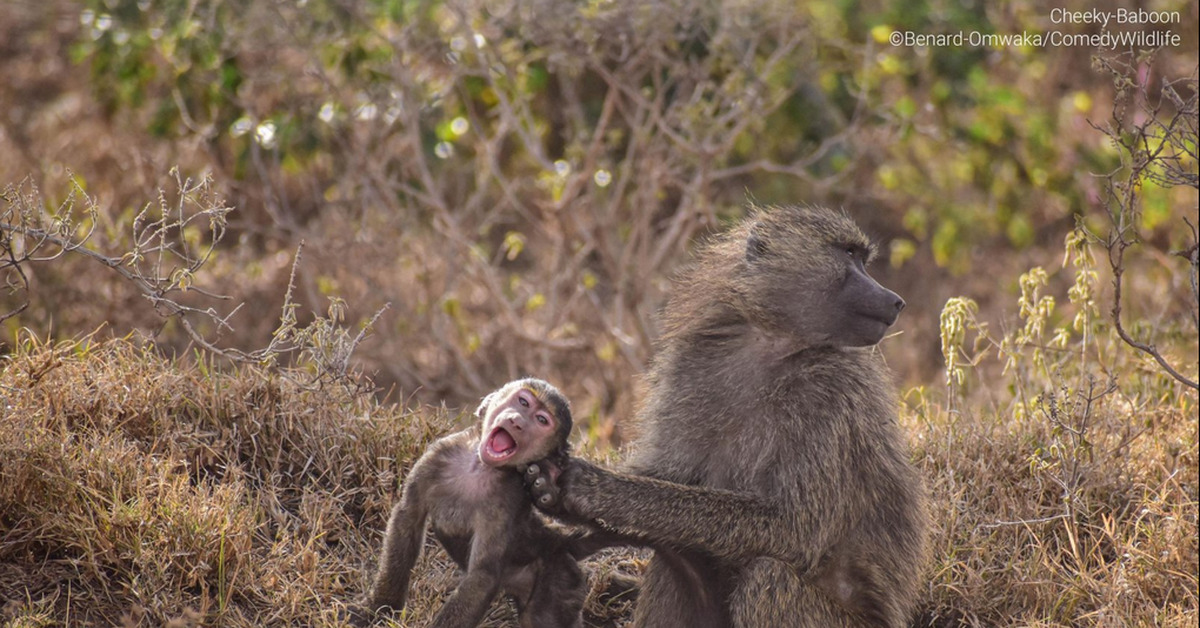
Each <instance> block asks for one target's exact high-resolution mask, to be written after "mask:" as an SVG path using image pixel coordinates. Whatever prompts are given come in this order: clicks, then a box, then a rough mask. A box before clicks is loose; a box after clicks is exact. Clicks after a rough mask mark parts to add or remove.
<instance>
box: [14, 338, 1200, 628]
mask: <svg viewBox="0 0 1200 628" xmlns="http://www.w3.org/2000/svg"><path fill="white" fill-rule="evenodd" d="M190 362H192V361H189V363H190ZM1131 380H1133V381H1132V384H1133V385H1135V387H1137V388H1144V389H1146V390H1152V389H1157V390H1160V391H1161V390H1170V388H1169V387H1164V384H1165V380H1164V379H1163V378H1162V376H1161V375H1159V374H1156V373H1154V372H1152V371H1149V370H1147V371H1145V372H1142V373H1141V374H1140V375H1139V376H1138V377H1135V378H1131ZM1095 392H1098V391H1094V393H1095ZM0 402H2V405H0V408H2V409H3V410H2V411H3V420H2V421H0V530H2V531H3V534H2V535H0V538H2V541H0V595H2V596H3V601H4V604H3V617H4V619H5V621H6V622H7V625H11V626H45V625H60V624H68V625H114V624H119V625H162V624H169V625H176V626H188V625H201V624H204V625H229V626H249V625H341V624H342V623H343V622H342V619H341V618H342V617H343V613H344V609H345V606H346V605H347V604H349V603H352V602H353V601H354V599H355V598H356V596H358V595H359V594H361V592H362V591H363V589H364V587H365V586H366V579H367V576H368V572H369V570H370V567H371V559H372V554H373V552H375V551H377V547H378V544H379V541H380V539H379V531H380V530H381V529H382V527H383V525H384V520H385V515H386V512H387V509H388V508H389V505H390V503H391V500H392V499H393V497H394V487H395V486H396V483H397V479H398V478H400V477H402V476H403V474H404V472H405V470H406V468H407V466H408V465H409V464H410V462H411V461H412V460H413V459H414V458H415V457H416V456H417V455H418V454H419V453H420V451H422V449H423V447H424V445H425V444H426V443H427V442H428V441H429V440H430V439H432V438H434V437H436V436H437V435H438V434H441V433H444V432H445V431H446V430H448V429H451V425H452V423H453V417H452V416H451V415H450V414H449V413H447V412H446V411H444V410H436V411H435V410H425V411H411V410H405V409H402V408H400V407H398V406H395V405H387V404H381V403H379V402H376V401H373V400H371V399H370V398H369V397H368V396H366V395H361V394H357V393H351V392H348V391H346V390H343V389H341V388H338V387H332V388H327V389H324V390H309V389H305V388H303V387H300V386H297V385H295V384H293V383H292V382H291V381H289V380H288V379H287V378H286V377H284V376H283V375H282V374H280V373H278V372H268V371H259V370H255V369H251V368H241V369H238V370H236V371H231V372H218V371H217V370H214V369H212V368H211V367H208V366H206V365H205V364H204V363H203V362H202V363H201V364H200V365H185V364H183V363H182V362H177V361H170V360H166V359H163V358H162V357H160V356H158V355H156V354H154V353H153V352H151V351H149V350H146V349H142V348H139V347H138V346H137V343H135V342H133V341H131V340H129V339H123V340H113V341H107V342H103V343H91V342H87V341H83V342H72V343H62V344H58V345H54V346H51V345H47V344H39V343H38V342H35V341H32V340H28V339H26V340H25V341H24V342H22V343H21V344H20V345H19V346H18V347H16V348H15V351H14V353H13V354H12V355H11V356H10V357H9V358H8V359H7V360H6V361H5V363H4V368H3V372H2V375H0ZM906 407H907V411H906V412H905V413H904V421H905V424H906V428H907V429H908V430H909V432H910V434H911V435H912V439H913V443H914V456H915V458H916V459H917V461H918V463H919V464H920V466H921V467H922V469H923V470H924V473H925V475H926V478H927V481H928V482H929V483H930V486H931V490H932V494H933V509H934V517H935V521H936V527H937V534H936V538H935V544H934V552H933V554H934V559H933V563H932V565H931V573H930V576H931V579H930V584H929V589H928V592H927V594H926V600H925V602H924V611H923V616H922V623H923V624H924V625H937V626H946V625H982V626H991V625H1097V626H1126V625H1138V626H1141V625H1146V626H1150V625H1154V626H1184V625H1195V621H1196V617H1197V607H1198V599H1197V539H1196V532H1197V457H1198V456H1197V435H1196V423H1195V408H1196V405H1195V399H1194V397H1188V396H1186V395H1182V394H1180V395H1176V396H1174V397H1171V398H1165V397H1163V396H1161V395H1160V396H1159V397H1156V398H1149V397H1146V396H1141V397H1138V396H1137V395H1134V394H1131V393H1128V392H1122V391H1121V390H1117V391H1114V392H1112V393H1110V394H1108V395H1106V396H1103V397H1102V398H1100V399H1098V400H1096V401H1094V402H1093V403H1092V404H1091V405H1090V406H1087V405H1086V404H1079V403H1071V400H1070V398H1066V399H1056V400H1055V401H1054V402H1053V404H1052V403H1051V402H1050V401H1048V400H1043V401H1042V402H1040V403H1039V404H1036V405H1035V406H1034V407H1035V408H1040V410H1037V411H1035V412H1033V413H1030V414H1027V415H1021V414H1020V413H1017V412H1012V411H1011V407H1010V408H1008V409H998V408H994V409H992V410H987V411H982V412H981V411H957V410H956V411H951V410H949V409H947V408H948V407H949V406H947V405H946V403H945V401H944V400H942V399H940V398H939V397H938V396H937V395H933V394H931V393H929V392H928V391H926V390H923V389H915V390H913V391H910V393H909V395H908V396H907V403H906ZM1012 407H1017V406H1012ZM1076 432H1079V433H1081V434H1082V435H1083V436H1082V438H1081V439H1076V440H1079V441H1080V442H1083V443H1084V445H1082V446H1071V443H1072V442H1075V441H1073V440H1072V439H1073V438H1075V437H1074V436H1073V435H1074V434H1075V433H1076ZM1064 495H1070V496H1071V499H1070V500H1069V501H1064ZM431 547H433V546H432V545H431ZM641 565H642V562H641V560H640V559H639V558H638V557H637V556H636V555H633V554H629V553H622V554H615V555H608V556H605V557H603V558H601V559H600V560H599V561H598V562H594V563H592V565H591V567H592V569H593V572H594V573H596V574H599V575H600V576H601V577H598V578H593V580H594V581H597V582H594V586H595V587H596V588H597V589H598V588H600V587H601V586H602V582H603V580H604V577H603V574H606V573H608V572H610V571H611V570H612V569H616V568H620V569H623V570H626V571H636V570H637V569H639V568H640V567H641ZM417 574H418V575H417V578H416V581H415V584H414V587H415V589H414V592H413V603H412V605H411V608H410V612H409V615H408V616H407V618H406V619H405V620H403V622H402V623H401V625H413V626H419V625H423V624H424V622H425V621H426V620H427V619H428V618H429V616H430V612H431V611H433V610H436V609H437V608H438V607H439V606H440V601H441V599H442V596H444V595H445V594H446V593H447V592H448V591H449V590H450V589H451V588H452V587H453V584H454V582H455V578H456V575H455V570H454V569H453V567H452V565H450V564H449V563H448V561H447V559H446V556H445V554H444V553H442V552H441V551H440V550H436V549H434V551H429V552H426V555H425V557H424V558H423V559H422V562H421V563H420V564H419V565H418V567H417ZM628 612H629V605H628V604H624V605H622V604H615V605H610V606H605V605H604V604H601V603H600V602H599V601H598V600H597V597H596V596H593V598H592V600H590V602H589V623H591V624H592V625H606V626H612V625H622V624H623V623H624V622H626V621H627V620H628ZM404 622H406V623H404ZM488 625H492V626H500V625H511V612H510V610H509V609H508V608H506V607H505V605H504V604H498V605H497V607H496V609H495V610H494V612H493V613H492V615H491V617H490V618H489V621H488Z"/></svg>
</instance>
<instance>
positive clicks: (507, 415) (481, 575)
mask: <svg viewBox="0 0 1200 628" xmlns="http://www.w3.org/2000/svg"><path fill="white" fill-rule="evenodd" d="M476 414H477V415H478V417H479V419H480V421H481V423H482V430H481V429H480V428H478V427H476V428H472V429H469V430H466V431H463V432H458V433H457V434H451V435H450V436H447V437H445V438H442V439H441V440H438V441H437V442H435V443H433V444H432V445H430V447H429V450H428V451H426V453H425V455H423V456H421V459H420V460H418V461H417V463H416V464H415V465H413V468H412V471H410V472H409V474H408V477H407V478H406V479H405V481H404V490H403V493H402V495H401V497H400V501H399V503H397V504H396V507H395V508H394V509H393V510H392V516H391V519H390V521H389V522H388V527H387V533H386V535H385V537H384V543H383V552H382V554H381V556H380V559H379V569H378V573H377V575H376V577H375V583H374V585H373V586H372V587H371V593H370V596H369V600H368V607H369V608H368V611H370V612H374V611H376V610H377V609H380V608H384V607H389V606H390V607H392V608H395V609H401V608H404V604H405V600H406V597H407V593H408V580H409V574H410V572H411V571H412V567H413V564H414V563H415V562H416V560H417V555H418V554H419V553H420V551H421V546H422V545H423V544H424V543H423V542H424V539H425V524H426V520H427V519H428V520H429V521H430V523H431V526H432V528H433V533H434V536H436V537H437V539H438V541H440V542H441V544H442V546H443V547H445V548H446V551H447V553H449V554H450V557H451V558H453V559H454V561H455V562H456V563H458V565H459V566H460V567H462V568H463V569H464V570H466V575H465V576H463V579H462V582H461V583H459V585H458V588H457V589H455V591H454V593H453V594H452V595H451V596H450V599H449V600H447V601H446V603H445V605H444V606H442V609H441V610H440V611H439V612H438V614H437V616H436V617H435V618H434V620H433V624H432V625H433V626H435V627H437V628H451V627H456V628H474V626H478V625H479V622H481V621H482V620H483V618H484V615H485V613H486V612H487V610H488V607H489V606H490V605H491V603H492V600H493V599H494V598H495V597H496V594H497V593H499V592H504V593H505V594H507V595H509V596H511V597H512V598H513V599H514V600H515V601H516V604H517V610H518V616H519V621H520V624H521V626H522V627H523V628H570V627H578V626H581V625H582V618H581V612H582V609H583V601H584V597H585V596H586V594H587V588H586V587H587V579H586V578H585V577H584V575H583V572H582V571H581V570H580V568H579V565H578V564H576V562H575V556H574V555H573V554H572V552H573V551H580V552H585V553H586V552H590V551H591V550H588V549H586V545H587V543H586V542H582V541H579V539H578V538H576V537H574V536H571V535H567V534H564V533H562V532H559V531H555V530H552V529H550V528H549V527H547V526H546V525H545V524H544V523H543V522H542V521H541V520H540V519H539V518H538V517H537V516H536V515H535V514H534V513H533V511H532V508H531V506H530V504H529V499H528V498H527V497H526V495H525V490H524V489H523V488H522V486H521V476H520V474H519V473H517V472H516V471H514V469H516V468H517V467H523V466H524V465H525V464H528V463H530V462H532V461H534V460H541V459H543V458H546V457H547V456H550V457H551V459H552V460H554V459H557V460H565V458H566V455H567V435H568V434H570V432H571V412H570V408H569V406H568V404H567V400H566V398H565V397H563V395H562V393H560V392H558V390H557V389H556V388H554V387H553V386H551V385H550V384H547V383H546V382H544V381H541V380H538V379H532V378H530V379H522V380H517V381H514V382H510V383H508V384H506V385H505V386H504V387H502V388H500V389H499V390H497V391H495V392H493V393H492V394H490V395H488V396H487V397H485V398H484V399H483V402H482V403H481V404H480V405H479V409H478V410H477V411H476ZM576 541H579V543H578V546H576ZM359 615H360V617H359V622H360V623H363V622H365V617H366V616H368V613H360V614H359Z"/></svg>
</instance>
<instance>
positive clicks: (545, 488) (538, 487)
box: [525, 460, 564, 515]
mask: <svg viewBox="0 0 1200 628" xmlns="http://www.w3.org/2000/svg"><path fill="white" fill-rule="evenodd" d="M563 471H564V469H559V468H558V466H557V465H555V464H554V463H553V462H550V461H549V460H542V461H539V462H536V463H534V464H531V465H529V466H528V467H527V468H526V469H525V490H526V491H528V492H529V497H530V499H532V500H533V505H535V506H537V507H538V509H539V510H541V511H543V512H545V513H546V514H549V515H561V514H563V497H564V487H563V486H562V485H561V484H560V480H561V479H562V477H563Z"/></svg>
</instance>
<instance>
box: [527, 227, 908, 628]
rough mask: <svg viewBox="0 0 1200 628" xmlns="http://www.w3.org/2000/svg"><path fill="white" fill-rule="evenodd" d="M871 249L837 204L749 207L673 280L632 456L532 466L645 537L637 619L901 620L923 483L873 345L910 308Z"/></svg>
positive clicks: (550, 492)
mask: <svg viewBox="0 0 1200 628" xmlns="http://www.w3.org/2000/svg"><path fill="white" fill-rule="evenodd" d="M873 256H874V248H873V247H872V245H871V244H870V242H869V241H868V240H867V238H866V237H865V236H864V235H863V234H862V232H861V231H860V230H859V229H858V228H857V227H856V226H855V225H854V223H853V222H852V221H851V220H850V219H849V218H848V217H847V216H845V215H843V214H841V213H836V212H832V211H829V210H826V209H820V208H812V207H779V208H771V209H764V210H758V211H756V212H755V213H754V214H753V215H752V216H751V217H749V218H748V219H747V220H746V221H745V222H744V223H742V224H741V225H740V226H738V227H737V228H735V229H733V230H732V231H730V232H729V233H727V234H726V235H725V236H724V237H721V238H719V239H718V240H716V241H715V242H714V243H712V244H711V245H710V246H708V247H707V248H706V249H705V250H704V251H703V253H701V255H700V256H699V258H698V260H697V261H696V263H695V265H694V266H693V267H692V269H691V270H690V272H687V273H686V274H685V275H684V276H683V277H682V278H681V280H680V281H679V282H678V283H677V284H676V286H675V288H674V290H673V293H672V294H673V296H672V299H671V300H670V301H669V303H668V305H667V308H666V311H665V325H664V333H663V337H662V338H661V340H660V345H659V346H658V351H657V355H656V357H655V360H654V362H653V365H652V367H651V370H650V373H649V384H650V386H649V394H648V398H647V399H646V400H645V402H644V404H643V406H642V407H641V409H640V412H639V418H640V423H639V425H640V427H641V432H642V435H641V436H640V437H639V438H638V440H636V441H635V442H634V443H633V448H632V451H631V453H630V456H629V458H628V462H627V470H626V472H624V473H620V472H613V471H609V470H606V469H603V468H600V467H597V466H595V465H591V464H588V463H586V462H583V461H581V460H578V459H573V460H570V461H569V462H568V463H567V466H566V467H565V468H563V469H562V470H561V475H559V476H558V477H557V479H555V478H554V477H551V476H549V475H548V474H547V473H546V469H538V468H536V466H535V467H531V468H530V470H529V473H527V479H528V480H529V481H530V482H531V492H532V495H533V496H534V498H535V499H537V500H539V504H540V503H542V502H541V500H543V499H545V500H546V503H550V504H556V506H555V507H554V508H547V510H549V511H551V512H552V513H557V514H560V515H561V516H563V517H565V518H568V519H572V520H576V521H583V522H590V523H592V524H594V525H597V526H599V527H601V528H603V529H607V530H610V531H613V532H617V533H621V534H624V535H626V536H627V538H628V539H630V542H638V543H647V544H649V545H651V546H652V547H653V548H654V549H655V553H654V557H653V559H652V560H651V562H650V565H649V567H648V569H647V572H646V574H645V576H644V578H643V583H642V590H641V593H640V597H639V603H638V606H637V610H636V615H635V622H634V625H635V626H638V627H640V628H671V627H676V626H689V627H702V626H713V627H718V626H722V627H723V626H739V627H760V628H769V627H778V626H808V627H813V628H830V627H836V626H862V625H869V626H887V627H895V626H901V625H903V624H904V622H905V620H906V619H907V617H908V615H909V613H910V612H911V610H912V607H913V603H914V600H915V598H916V594H917V588H918V578H919V575H920V572H921V566H922V560H923V557H924V552H925V540H926V527H927V525H926V514H925V493H924V489H923V487H922V484H921V480H920V478H919V477H918V476H917V473H916V472H915V470H914V469H913V468H912V466H911V465H910V464H909V460H908V454H907V451H906V448H905V445H904V441H903V438H902V436H901V434H900V432H899V430H898V429H897V426H896V407H897V401H896V398H895V396H894V394H893V391H892V385H891V381H890V377H889V375H888V372H887V370H886V368H885V367H884V366H883V364H882V362H881V358H880V356H879V354H878V352H877V351H876V350H874V349H871V348H870V347H871V345H874V344H876V343H878V342H879V341H880V340H881V339H882V338H883V335H884V333H885V331H886V330H887V329H888V327H889V326H891V324H892V323H893V322H895V320H896V317H897V315H898V314H899V313H900V310H901V309H902V308H903V307H904V301H903V300H901V299H900V297H898V296H896V294H895V293H893V292H891V291H889V290H887V289H886V288H884V287H883V286H881V285H879V284H878V283H877V282H876V281H875V280H874V279H872V278H871V277H870V276H869V275H868V274H867V272H866V268H865V267H866V264H867V263H868V262H869V261H870V259H871V258H872V257H873ZM542 466H546V465H542Z"/></svg>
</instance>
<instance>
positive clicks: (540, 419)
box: [537, 414, 550, 425]
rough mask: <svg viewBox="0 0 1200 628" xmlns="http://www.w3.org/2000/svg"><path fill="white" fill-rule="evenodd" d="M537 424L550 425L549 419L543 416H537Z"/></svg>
mask: <svg viewBox="0 0 1200 628" xmlns="http://www.w3.org/2000/svg"><path fill="white" fill-rule="evenodd" d="M537 422H538V423H541V424H542V425H550V418H549V417H547V416H546V415H544V414H539V415H537Z"/></svg>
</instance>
